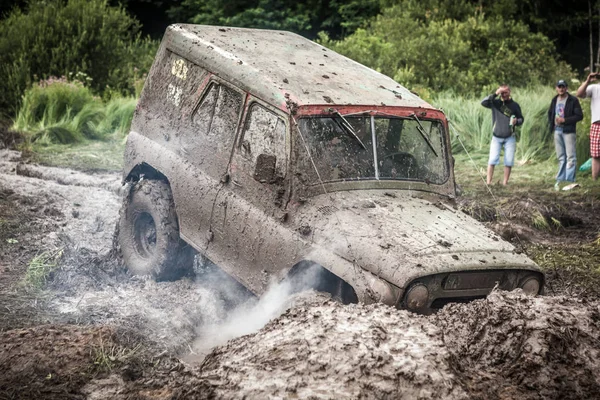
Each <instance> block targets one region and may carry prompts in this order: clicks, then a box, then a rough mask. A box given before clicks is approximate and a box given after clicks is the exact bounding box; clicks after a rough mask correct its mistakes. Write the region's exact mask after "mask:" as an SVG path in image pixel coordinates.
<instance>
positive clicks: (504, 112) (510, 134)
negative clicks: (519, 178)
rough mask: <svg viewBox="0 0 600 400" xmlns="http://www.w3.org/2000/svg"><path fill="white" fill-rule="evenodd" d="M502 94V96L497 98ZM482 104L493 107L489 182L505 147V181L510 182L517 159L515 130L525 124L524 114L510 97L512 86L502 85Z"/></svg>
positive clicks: (505, 183) (488, 171)
mask: <svg viewBox="0 0 600 400" xmlns="http://www.w3.org/2000/svg"><path fill="white" fill-rule="evenodd" d="M498 96H500V98H497V97H498ZM481 105H482V106H484V107H486V108H491V109H492V133H493V135H492V142H491V143H490V158H489V160H488V169H487V184H488V185H490V184H491V183H492V178H493V177H494V168H495V167H496V165H498V164H499V163H500V152H501V151H502V148H503V147H504V181H503V184H504V185H507V184H508V179H509V178H510V172H511V169H512V166H513V164H514V161H515V150H516V148H517V138H516V136H515V130H516V127H517V126H520V125H523V121H524V118H523V114H522V113H521V107H520V106H519V104H518V103H517V102H516V101H514V100H513V99H512V98H511V97H510V86H508V85H500V86H499V87H498V89H496V92H495V93H493V94H491V95H489V96H487V97H486V98H484V99H483V100H482V101H481Z"/></svg>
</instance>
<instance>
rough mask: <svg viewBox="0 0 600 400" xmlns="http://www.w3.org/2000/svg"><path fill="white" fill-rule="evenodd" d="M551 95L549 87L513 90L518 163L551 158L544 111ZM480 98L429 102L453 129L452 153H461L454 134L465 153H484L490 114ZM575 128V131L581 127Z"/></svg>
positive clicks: (446, 96) (450, 97)
mask: <svg viewBox="0 0 600 400" xmlns="http://www.w3.org/2000/svg"><path fill="white" fill-rule="evenodd" d="M555 94H556V93H555V92H554V90H553V88H551V87H545V86H536V87H531V88H513V90H512V96H513V99H514V100H515V101H516V102H517V103H519V105H520V106H521V111H522V112H523V117H524V119H525V121H524V123H523V125H522V126H521V127H520V128H519V130H520V140H519V144H518V145H517V153H516V160H517V162H518V163H520V164H525V163H528V162H531V161H540V160H547V159H548V158H550V157H552V156H553V155H554V141H553V136H552V134H551V132H550V130H549V128H548V122H547V111H548V107H549V106H550V101H551V99H552V97H553V96H554V95H555ZM483 97H484V96H481V98H479V97H478V98H475V97H461V96H457V95H455V94H451V93H443V94H441V95H439V96H438V97H437V98H436V99H435V100H434V101H433V104H434V105H436V106H437V107H440V108H442V109H443V110H444V111H445V112H446V115H447V116H448V118H449V120H450V123H451V125H452V127H453V128H454V129H452V128H451V134H452V135H451V137H452V150H453V152H455V153H460V152H462V151H464V150H463V147H462V145H461V144H460V142H459V140H458V137H456V134H458V135H460V140H461V141H462V143H463V144H464V146H465V148H466V149H467V150H468V151H469V152H476V153H485V152H487V151H488V149H489V144H490V140H491V137H492V113H491V111H490V110H489V109H488V108H485V107H483V106H482V105H481V100H482V99H483ZM588 110H589V106H588ZM584 113H585V112H584ZM588 114H589V112H588ZM578 125H579V126H578V132H579V131H580V130H581V129H582V126H581V125H584V124H578ZM588 129H589V124H588ZM455 132H456V134H455ZM579 136H584V135H583V134H580V135H579ZM582 158H583V157H582ZM586 159H587V158H586ZM583 161H585V160H583Z"/></svg>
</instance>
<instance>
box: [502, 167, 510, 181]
mask: <svg viewBox="0 0 600 400" xmlns="http://www.w3.org/2000/svg"><path fill="white" fill-rule="evenodd" d="M511 168H512V167H504V183H503V184H504V186H506V185H508V178H510V170H511Z"/></svg>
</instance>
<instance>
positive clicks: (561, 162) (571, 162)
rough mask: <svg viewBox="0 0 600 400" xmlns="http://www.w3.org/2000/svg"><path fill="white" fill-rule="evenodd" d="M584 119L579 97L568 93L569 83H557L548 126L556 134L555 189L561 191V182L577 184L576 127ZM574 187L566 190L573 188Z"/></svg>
mask: <svg viewBox="0 0 600 400" xmlns="http://www.w3.org/2000/svg"><path fill="white" fill-rule="evenodd" d="M582 119H583V111H582V110H581V104H579V100H578V99H577V97H575V96H573V95H571V94H570V93H569V92H568V85H567V82H565V81H564V80H562V79H561V80H559V81H558V82H556V96H554V97H553V98H552V101H551V102H550V108H549V109H548V125H549V126H550V132H552V133H553V134H554V147H555V149H556V157H557V158H558V172H557V173H556V183H555V184H554V189H555V190H559V189H560V183H561V182H575V171H577V154H576V151H575V149H576V146H575V143H576V142H575V125H576V124H577V122H579V121H581V120H582ZM572 187H573V186H572V185H569V186H566V187H565V188H564V189H565V190H566V188H572Z"/></svg>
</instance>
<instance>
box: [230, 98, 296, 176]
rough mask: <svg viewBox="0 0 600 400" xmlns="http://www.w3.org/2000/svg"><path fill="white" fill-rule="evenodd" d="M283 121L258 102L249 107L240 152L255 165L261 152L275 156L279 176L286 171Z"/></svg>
mask: <svg viewBox="0 0 600 400" xmlns="http://www.w3.org/2000/svg"><path fill="white" fill-rule="evenodd" d="M285 133H286V127H285V121H284V120H283V119H282V118H280V117H278V116H277V115H276V114H275V113H273V112H271V111H269V110H268V109H266V108H265V107H263V106H261V105H260V104H258V103H254V104H253V105H252V106H251V107H250V111H249V113H248V117H247V120H246V124H245V128H244V136H243V140H242V144H241V154H242V156H243V157H244V158H246V159H247V160H249V161H251V162H252V164H253V165H256V160H257V159H258V156H259V155H261V154H264V155H269V156H275V157H276V162H275V171H276V174H277V175H279V176H282V177H283V176H285V172H286V163H287V157H286V143H285Z"/></svg>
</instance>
